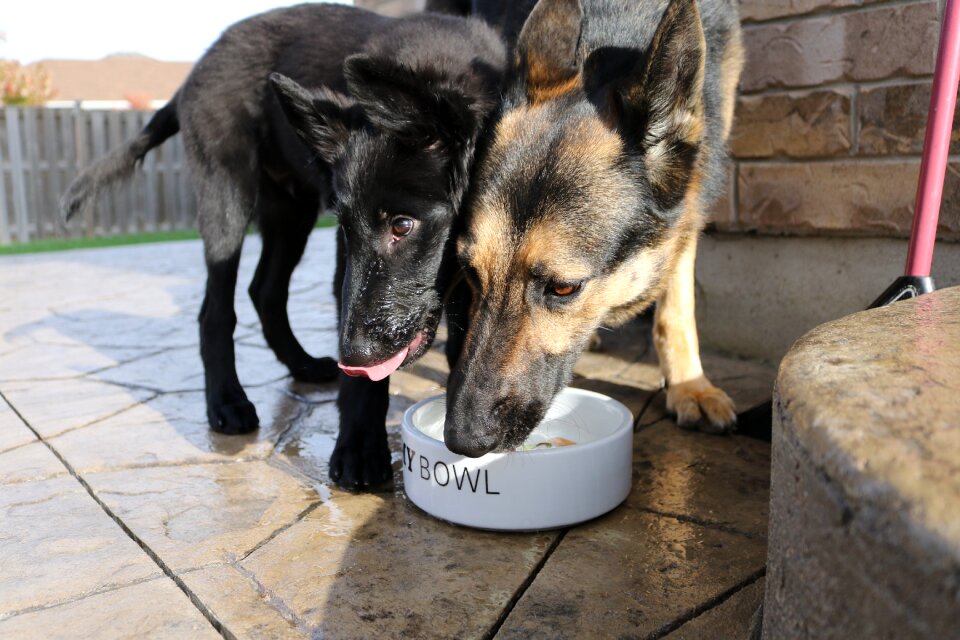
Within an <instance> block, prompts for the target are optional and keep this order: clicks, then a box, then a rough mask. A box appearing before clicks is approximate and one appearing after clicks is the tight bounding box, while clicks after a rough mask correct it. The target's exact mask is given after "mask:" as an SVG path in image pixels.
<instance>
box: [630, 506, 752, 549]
mask: <svg viewBox="0 0 960 640" xmlns="http://www.w3.org/2000/svg"><path fill="white" fill-rule="evenodd" d="M634 508H635V509H636V510H637V511H643V512H644V513H649V514H651V515H655V516H660V517H661V518H672V519H674V520H677V521H679V522H685V523H687V524H695V525H697V526H698V527H704V528H706V529H714V530H716V531H723V532H724V533H730V534H734V535H738V536H743V537H744V538H749V539H751V540H758V541H761V542H766V540H767V537H766V536H765V535H761V534H759V533H751V532H749V531H743V530H741V529H738V528H736V527H731V526H730V525H728V524H724V523H722V522H713V521H711V520H704V519H703V518H698V517H696V516H689V515H685V514H682V513H673V512H670V511H658V510H657V509H651V508H650V507H634Z"/></svg>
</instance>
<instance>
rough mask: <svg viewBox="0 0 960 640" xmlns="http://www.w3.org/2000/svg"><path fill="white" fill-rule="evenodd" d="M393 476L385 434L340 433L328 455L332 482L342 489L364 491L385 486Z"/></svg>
mask: <svg viewBox="0 0 960 640" xmlns="http://www.w3.org/2000/svg"><path fill="white" fill-rule="evenodd" d="M358 431H359V433H358ZM392 478H393V466H392V465H391V463H390V448H389V447H388V446H387V438H386V433H383V434H370V433H363V432H362V431H360V430H356V431H354V432H353V433H350V434H344V433H343V432H341V434H340V437H339V438H337V444H336V446H335V447H334V449H333V453H332V454H331V455H330V479H331V480H332V481H334V482H336V483H337V485H338V486H339V487H340V488H341V489H346V490H348V491H365V490H370V489H375V488H376V487H378V486H380V485H384V484H386V483H387V482H389V481H390V480H391V479H392Z"/></svg>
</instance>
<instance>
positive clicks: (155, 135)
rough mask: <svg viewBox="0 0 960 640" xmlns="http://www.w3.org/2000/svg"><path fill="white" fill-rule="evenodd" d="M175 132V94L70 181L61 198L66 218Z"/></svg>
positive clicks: (126, 174)
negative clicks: (124, 140) (125, 140)
mask: <svg viewBox="0 0 960 640" xmlns="http://www.w3.org/2000/svg"><path fill="white" fill-rule="evenodd" d="M178 131H180V120H179V118H178V117H177V96H176V95H175V96H173V98H171V99H170V102H168V103H167V104H166V105H164V107H163V108H162V109H160V110H159V111H157V112H156V113H155V114H154V115H153V117H152V118H150V122H148V123H147V126H146V127H144V128H143V131H141V132H140V133H139V134H138V135H137V137H136V138H134V139H133V140H131V141H129V142H128V143H126V144H125V145H123V146H122V147H117V148H116V149H114V150H113V151H111V152H110V153H108V154H107V155H106V156H104V157H103V158H101V159H100V160H97V161H96V162H95V163H93V164H92V165H90V166H89V167H87V168H86V169H85V170H84V171H83V173H81V174H80V175H78V176H77V177H76V178H75V179H74V181H73V182H71V183H70V186H69V187H67V190H66V191H65V192H64V194H63V197H62V198H60V213H61V215H63V217H64V219H65V220H69V219H70V218H72V217H73V216H74V215H76V214H77V213H79V212H80V211H82V210H83V209H84V208H85V207H86V206H87V205H88V204H89V203H91V202H92V201H93V200H95V199H96V197H97V196H98V195H99V194H100V193H101V192H103V190H104V189H106V188H108V187H111V186H113V185H114V184H116V183H118V182H120V181H122V180H125V179H126V178H129V177H130V175H132V174H133V170H134V169H135V168H136V167H137V163H139V162H142V161H143V158H144V156H146V155H147V152H148V151H150V149H153V148H154V147H157V146H160V144H162V143H163V141H164V140H166V139H167V138H169V137H171V136H173V135H175V134H176V133H177V132H178Z"/></svg>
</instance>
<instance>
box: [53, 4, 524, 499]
mask: <svg viewBox="0 0 960 640" xmlns="http://www.w3.org/2000/svg"><path fill="white" fill-rule="evenodd" d="M351 54H354V55H351ZM505 64H506V60H505V53H504V49H503V45H502V44H501V42H500V40H499V38H498V37H497V36H496V34H495V33H494V32H493V31H492V30H491V29H490V28H489V27H487V26H486V25H484V24H483V23H482V22H480V21H477V20H467V19H462V18H455V17H451V16H442V15H430V14H421V15H417V16H413V17H409V18H403V19H390V18H385V17H382V16H378V15H376V14H373V13H370V12H368V11H364V10H360V9H355V8H351V7H344V6H337V5H323V4H317V5H299V6H295V7H290V8H286V9H278V10H275V11H270V12H267V13H264V14H261V15H258V16H254V17H252V18H249V19H247V20H244V21H242V22H239V23H237V24H235V25H234V26H232V27H230V28H229V29H228V30H227V31H225V32H224V34H223V35H222V36H221V37H220V39H219V40H218V41H217V42H216V43H214V45H213V46H212V47H211V48H210V49H209V50H208V51H207V53H206V54H205V55H204V56H203V57H202V58H201V59H200V61H199V62H198V63H197V65H196V66H195V68H194V69H193V71H192V72H191V74H190V76H189V77H188V78H187V80H186V82H185V83H184V85H183V86H182V87H181V88H180V90H179V91H178V92H177V95H176V96H175V97H174V99H173V100H171V101H170V103H169V104H168V105H167V106H165V107H164V108H163V109H161V110H160V111H159V112H158V113H157V114H156V115H155V116H154V117H153V119H152V120H151V121H150V123H149V124H148V125H147V126H146V128H144V130H143V131H142V132H141V133H140V135H139V136H137V137H136V138H135V139H133V140H132V141H131V142H130V143H128V144H127V145H126V146H124V147H121V148H119V149H116V150H115V151H113V152H112V153H111V154H110V155H108V156H107V157H106V158H104V159H103V160H101V161H100V162H98V163H97V164H95V165H93V166H91V167H90V168H89V169H87V170H86V171H85V172H84V173H83V174H81V175H80V176H79V177H78V178H77V179H76V180H75V181H74V183H73V184H71V185H70V187H69V188H68V190H67V192H66V194H65V195H64V197H63V201H62V207H63V211H64V214H65V215H66V216H67V217H68V218H69V217H70V216H72V215H74V214H76V213H77V212H78V211H80V210H81V209H82V208H83V207H84V206H86V205H87V203H88V202H89V201H90V200H91V199H92V198H93V197H94V196H96V194H97V193H98V192H100V191H101V190H102V189H103V188H104V187H107V186H109V185H110V184H111V183H114V182H116V181H118V180H120V179H123V178H125V177H127V176H128V175H129V174H130V173H131V172H132V171H133V169H134V167H135V165H136V163H137V162H138V161H141V160H142V159H143V157H144V156H145V155H146V153H147V152H148V151H149V150H150V149H152V148H153V147H156V146H158V145H159V144H161V143H162V142H163V141H164V140H166V139H167V138H169V137H170V136H172V135H174V134H176V133H177V132H178V131H182V133H183V135H184V138H185V142H186V153H187V160H188V163H189V166H190V169H191V172H192V178H193V182H194V184H195V187H196V191H197V199H198V204H199V227H200V233H201V235H202V237H203V242H204V251H205V257H206V262H207V288H206V297H205V298H204V302H203V306H202V308H201V311H200V318H199V320H200V352H201V357H202V359H203V364H204V370H205V374H206V396H207V415H208V418H209V421H210V426H211V428H212V429H214V430H216V431H219V432H222V433H245V432H248V431H251V430H253V429H256V428H257V426H258V418H257V414H256V410H255V409H254V407H253V405H252V404H251V403H250V402H249V400H248V399H247V396H246V394H245V393H244V391H243V389H242V388H241V386H240V383H239V381H238V379H237V373H236V366H235V362H234V345H233V336H232V334H233V330H234V328H235V325H236V315H235V313H234V306H233V299H234V291H235V288H236V280H237V266H238V263H239V259H240V249H241V245H242V243H243V238H244V233H245V231H246V229H247V226H248V225H249V224H250V222H251V221H256V222H257V223H258V225H259V228H260V231H261V233H262V235H263V252H262V254H261V257H260V262H259V264H258V266H257V270H256V274H255V276H254V278H253V282H252V283H251V285H250V289H249V291H250V296H251V298H252V299H253V303H254V306H255V307H256V309H257V312H258V314H259V316H260V320H261V323H262V325H263V332H264V336H265V337H266V340H267V343H268V344H269V345H270V347H271V348H272V349H273V351H274V353H275V354H276V356H277V358H278V359H279V360H280V361H281V362H283V363H284V364H285V365H286V366H287V367H288V368H289V370H290V373H291V374H292V375H293V377H294V378H295V379H297V380H302V381H307V382H325V381H330V380H332V379H334V378H336V376H337V375H338V371H337V363H336V361H334V360H333V359H331V358H314V357H311V356H309V355H308V354H307V353H306V352H305V351H304V349H303V348H302V347H301V346H300V344H299V342H297V339H296V338H295V337H294V335H293V332H292V331H291V329H290V323H289V320H288V317H287V312H286V304H287V295H288V288H289V283H290V276H291V273H292V272H293V269H294V267H295V266H296V265H297V263H298V262H299V260H300V257H301V256H302V254H303V251H304V247H305V245H306V242H307V237H308V236H309V234H310V231H311V230H312V229H313V226H314V224H315V222H316V219H317V215H318V213H319V211H320V210H322V209H326V208H331V207H332V208H334V209H335V210H336V212H337V215H338V217H339V222H340V229H339V232H338V236H337V240H338V242H337V270H336V277H335V282H334V287H335V293H336V296H337V302H338V309H339V314H340V317H339V326H340V352H341V353H340V356H341V362H342V364H341V366H342V367H344V368H345V369H347V370H348V371H349V372H350V373H353V374H369V375H370V376H371V378H379V377H380V375H378V374H382V373H384V372H386V373H389V372H390V371H391V370H393V369H396V368H397V367H398V366H400V365H402V364H405V363H408V362H410V361H412V360H414V359H416V358H418V357H419V356H420V355H422V354H423V353H424V352H425V351H426V349H427V348H428V347H429V346H430V343H431V342H432V340H433V337H434V333H435V331H436V327H437V323H438V321H439V318H440V314H441V306H442V304H441V299H442V295H441V292H442V291H443V290H444V289H445V287H446V286H447V282H448V280H449V274H450V273H451V272H452V271H453V269H452V266H453V264H455V257H454V256H453V251H452V247H451V243H450V242H448V241H449V239H450V237H451V232H452V228H453V225H454V222H455V218H456V213H457V211H458V209H459V206H460V202H461V199H462V197H463V193H464V191H465V189H466V185H467V180H468V174H469V169H470V163H471V160H472V157H473V152H474V146H475V142H476V138H477V135H478V132H479V130H480V128H481V126H482V124H483V121H484V119H485V117H486V116H487V115H488V113H489V112H490V111H491V110H492V109H493V108H494V107H495V106H496V98H497V95H498V88H499V83H500V79H501V75H502V73H503V70H504V67H505ZM271 84H272V85H273V90H271V86H270V85H271ZM301 85H304V86H308V87H316V88H317V89H315V90H313V91H307V90H306V89H304V88H303V87H302V86H301ZM291 125H292V126H291ZM450 351H451V353H452V354H455V353H456V352H458V349H457V348H456V347H455V348H453V349H451V350H450ZM387 390H388V381H387V380H376V381H374V380H372V379H368V378H366V377H355V378H354V377H350V378H348V377H343V379H342V380H341V385H340V393H339V398H338V406H339V408H340V416H341V417H340V435H339V438H338V440H337V445H336V448H335V450H334V452H333V455H332V457H331V460H330V477H331V478H332V479H333V480H334V481H337V482H338V483H339V484H340V485H341V486H344V487H348V488H359V487H366V486H371V485H375V484H379V483H381V482H383V481H386V480H387V479H389V478H390V476H391V467H390V453H389V449H388V447H387V442H386V430H385V420H386V412H387V404H388V394H387Z"/></svg>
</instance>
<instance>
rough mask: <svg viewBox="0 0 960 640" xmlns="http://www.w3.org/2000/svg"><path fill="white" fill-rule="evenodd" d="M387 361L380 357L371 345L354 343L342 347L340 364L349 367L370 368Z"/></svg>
mask: <svg viewBox="0 0 960 640" xmlns="http://www.w3.org/2000/svg"><path fill="white" fill-rule="evenodd" d="M385 359H386V358H382V357H380V354H378V353H376V352H375V350H374V348H373V345H370V344H362V343H360V344H357V343H353V344H350V345H341V346H340V364H344V365H346V366H348V367H370V366H373V365H375V364H377V363H378V362H381V361H383V360H385Z"/></svg>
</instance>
